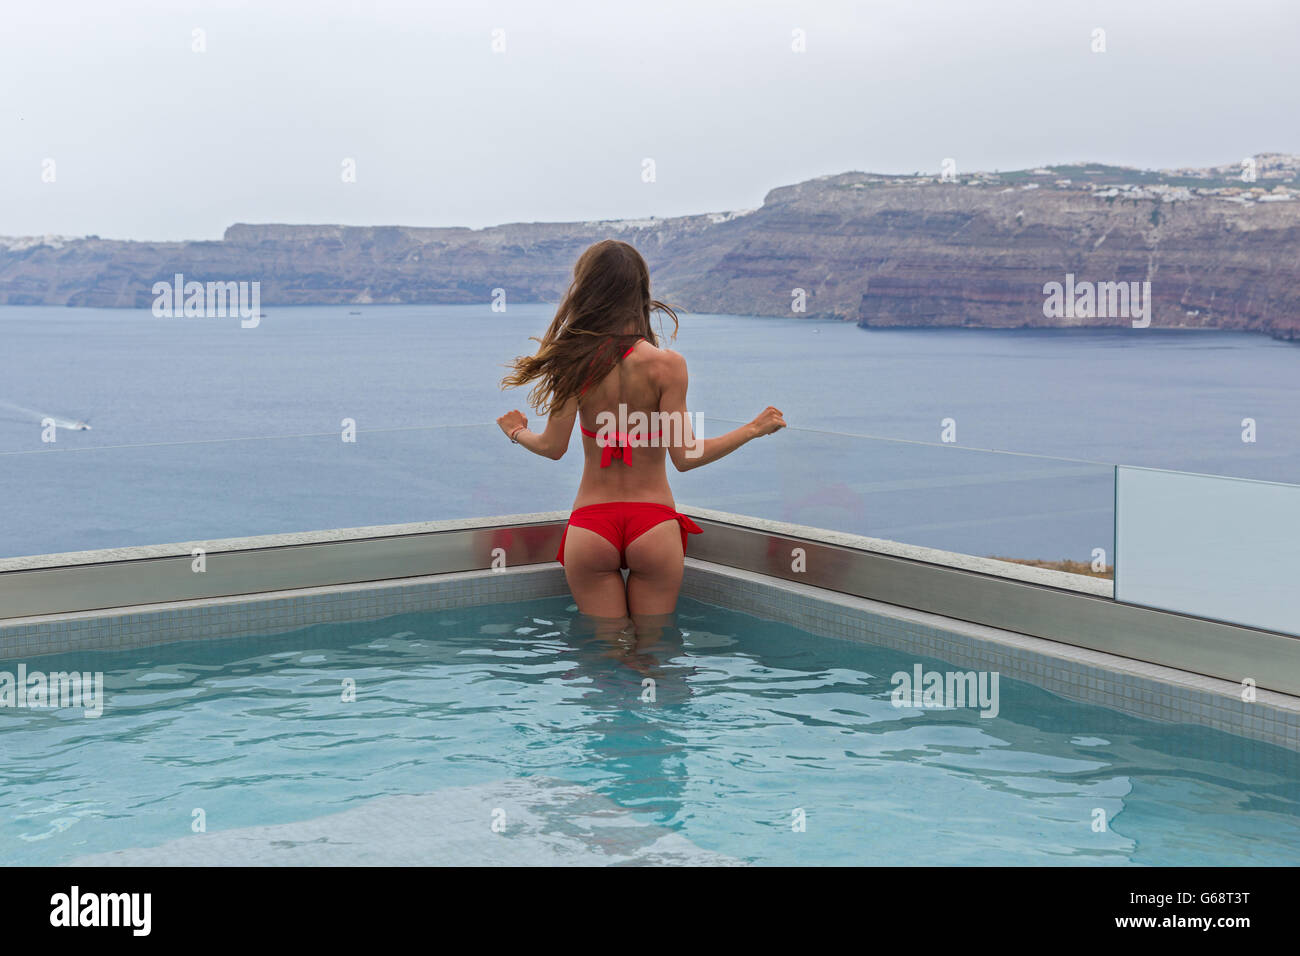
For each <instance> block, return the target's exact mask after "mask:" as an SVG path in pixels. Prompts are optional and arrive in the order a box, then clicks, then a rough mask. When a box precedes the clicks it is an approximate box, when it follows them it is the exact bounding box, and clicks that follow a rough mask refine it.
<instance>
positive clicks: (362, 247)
mask: <svg viewBox="0 0 1300 956" xmlns="http://www.w3.org/2000/svg"><path fill="white" fill-rule="evenodd" d="M1271 160H1272V163H1271V165H1270V164H1269V162H1268V160H1267V159H1266V160H1265V161H1264V162H1263V165H1262V166H1261V168H1262V170H1263V175H1261V177H1260V179H1259V180H1252V181H1250V182H1242V181H1241V180H1240V177H1237V176H1235V175H1233V174H1232V170H1228V169H1223V170H1203V171H1198V170H1179V171H1176V172H1175V173H1169V174H1156V173H1146V172H1139V171H1135V170H1124V169H1119V168H1116V167H1101V166H1095V165H1094V166H1087V165H1085V166H1073V167H1053V168H1051V169H1042V170H1032V171H1023V172H1018V173H1006V174H974V175H972V176H969V177H966V178H965V179H961V180H955V181H940V179H937V178H933V177H919V176H918V177H885V176H871V175H868V174H864V173H845V174H843V175H839V176H830V177H823V178H821V179H817V180H812V181H810V182H806V183H800V184H798V185H794V186H787V187H783V188H780V189H775V190H773V191H772V192H771V193H769V194H768V196H767V197H766V199H765V200H764V202H763V205H762V207H761V208H760V209H757V210H753V211H750V212H746V213H726V214H715V215H702V216H688V217H681V218H675V219H662V220H659V219H651V220H636V221H630V220H629V221H611V222H593V223H519V224H511V225H503V226H496V227H492V228H490V229H481V230H472V229H458V228H449V229H432V228H409V227H400V226H383V227H372V228H358V227H347V226H282V225H243V224H241V225H235V226H232V227H230V228H229V229H228V230H227V231H226V234H225V236H224V238H223V239H222V241H220V242H178V243H146V242H120V241H108V240H101V239H97V238H88V239H73V240H67V239H62V240H60V239H45V240H40V239H24V240H0V303H3V304H32V305H37V304H40V305H80V306H116V307H134V308H146V307H148V306H149V305H150V304H151V303H152V301H153V294H152V287H153V284H154V282H156V281H171V279H172V277H173V275H174V274H175V273H178V272H179V273H182V274H183V275H184V276H185V277H186V279H188V280H199V281H203V282H207V281H228V280H246V281H253V280H256V281H260V283H261V301H262V304H263V305H265V306H273V305H297V304H310V303H340V304H341V303H415V302H420V303H473V302H485V301H488V300H489V298H490V297H491V295H492V290H493V289H496V288H503V289H505V290H506V294H507V297H508V300H509V301H512V302H529V301H533V302H536V301H556V300H557V299H558V298H559V296H560V295H561V294H562V293H563V291H564V288H565V286H566V284H567V282H568V279H569V276H570V271H571V269H572V265H573V262H574V260H575V259H576V257H577V255H578V254H579V253H580V252H581V251H582V249H583V248H585V247H586V246H587V245H588V244H589V243H591V242H593V241H595V240H597V239H601V238H606V237H611V236H612V237H615V238H621V239H625V240H627V241H628V242H631V243H633V244H634V245H636V246H637V247H638V248H640V249H641V250H642V252H643V253H644V254H645V255H646V257H647V259H648V260H649V261H650V263H651V265H652V267H653V268H654V279H655V283H656V294H657V295H658V296H659V297H660V298H663V299H665V300H667V301H669V302H672V303H673V304H674V305H678V306H681V307H682V308H684V309H685V310H688V311H695V312H703V311H713V312H733V313H740V314H754V315H803V316H808V317H836V318H840V319H845V320H852V321H857V322H859V323H860V324H862V325H865V326H979V327H999V328H1001V327H1005V328H1013V327H1029V326H1037V327H1051V326H1067V325H1076V326H1077V325H1093V326H1104V325H1127V324H1129V323H1130V318H1129V317H1128V316H1127V315H1106V314H1092V315H1083V316H1078V315H1070V316H1065V315H1057V316H1049V315H1045V314H1044V299H1045V295H1044V285H1045V284H1047V283H1050V282H1064V281H1065V278H1066V275H1067V274H1070V275H1072V276H1073V277H1074V279H1075V280H1076V281H1078V282H1091V283H1105V282H1137V283H1143V282H1150V297H1151V306H1152V307H1151V325H1152V326H1153V327H1175V326H1176V327H1195V328H1229V329H1249V330H1258V331H1264V332H1268V333H1270V334H1272V335H1275V336H1277V337H1279V338H1291V339H1294V338H1300V191H1297V190H1295V189H1294V188H1293V185H1292V184H1294V183H1295V182H1296V181H1297V177H1296V164H1295V163H1294V161H1293V160H1292V158H1290V157H1281V158H1280V159H1279V158H1278V157H1272V158H1271ZM1288 163H1290V165H1288ZM949 178H950V179H951V178H952V177H949ZM796 290H802V294H800V293H799V292H798V291H796ZM800 305H802V311H799V310H798V307H799V306H800Z"/></svg>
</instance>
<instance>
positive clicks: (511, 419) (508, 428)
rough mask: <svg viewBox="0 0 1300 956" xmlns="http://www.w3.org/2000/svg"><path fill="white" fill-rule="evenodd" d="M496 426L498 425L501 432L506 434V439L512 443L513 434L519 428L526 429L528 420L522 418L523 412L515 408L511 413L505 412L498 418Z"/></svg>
mask: <svg viewBox="0 0 1300 956" xmlns="http://www.w3.org/2000/svg"><path fill="white" fill-rule="evenodd" d="M497 424H498V425H500V426H501V430H502V431H503V432H505V433H506V437H507V438H509V439H510V440H511V441H514V433H515V432H516V431H518V430H519V429H520V428H527V427H528V419H527V418H525V417H524V413H523V412H521V411H520V410H519V409H517V408H516V409H514V410H513V411H509V412H506V413H505V414H504V415H502V416H501V417H500V418H498V419H497Z"/></svg>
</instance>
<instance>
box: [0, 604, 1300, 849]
mask: <svg viewBox="0 0 1300 956" xmlns="http://www.w3.org/2000/svg"><path fill="white" fill-rule="evenodd" d="M679 626H680V631H676V632H673V633H672V634H671V635H670V636H669V637H666V638H665V639H663V640H662V641H660V642H659V643H657V644H655V645H652V646H642V647H639V648H626V647H624V648H620V647H616V646H614V645H611V644H609V643H607V642H605V641H602V640H597V639H595V638H593V637H592V636H590V635H585V636H584V635H583V634H581V633H579V629H578V628H576V627H575V621H574V615H573V613H572V611H571V609H570V605H569V604H568V601H567V599H552V600H545V601H536V602H528V603H521V604H512V605H499V606H496V607H487V608H476V609H470V610H459V611H446V612H439V613H438V614H436V615H433V614H417V615H404V616H400V617H390V618H387V619H385V620H381V621H375V622H369V623H364V624H347V625H317V626H314V627H310V628H307V629H305V630H302V631H299V632H296V633H293V634H288V635H281V636H277V637H271V638H258V639H249V640H229V641H212V642H207V643H203V644H197V643H196V644H184V645H170V646H164V647H158V648H153V649H150V650H148V651H144V652H119V653H100V654H90V655H77V656H76V658H75V659H73V658H67V659H63V658H53V657H51V658H41V659H39V665H38V664H37V663H35V662H33V661H29V662H28V664H29V666H32V667H36V666H40V667H42V668H43V669H45V670H46V671H51V670H57V669H59V668H60V667H64V668H67V667H76V668H79V669H88V668H89V669H102V670H104V671H105V672H106V681H107V684H108V687H109V691H108V704H107V707H106V708H105V712H104V714H103V716H102V717H100V718H98V719H86V718H83V717H81V716H77V715H75V714H72V713H64V712H49V711H30V710H28V711H22V710H0V781H2V783H0V862H3V863H8V864H13V863H21V864H49V863H63V862H68V861H71V860H74V859H79V858H81V857H85V856H88V855H92V854H101V853H106V852H110V851H120V850H128V849H133V848H137V849H138V848H148V847H159V846H160V845H162V844H168V846H166V847H163V849H161V850H158V851H155V852H156V853H157V854H158V855H156V856H154V857H150V858H148V859H150V860H151V861H153V862H158V861H159V860H164V861H166V860H170V861H176V862H191V863H192V862H196V861H202V860H204V859H208V858H209V857H205V856H204V854H205V853H217V852H220V853H229V852H238V853H242V854H244V856H243V857H240V858H239V859H252V860H254V861H261V862H267V861H269V860H272V859H275V858H276V857H277V854H279V853H281V852H283V851H284V850H285V849H286V848H292V847H295V846H299V847H300V846H301V845H303V844H304V843H310V842H312V841H314V842H316V843H319V844H321V845H322V847H323V849H322V852H323V853H328V854H334V855H333V856H332V857H330V856H326V857H322V858H321V859H322V860H328V861H332V862H335V863H338V862H345V861H346V860H348V859H353V860H355V859H367V857H366V853H368V852H370V851H371V850H372V849H374V847H372V846H371V844H372V843H373V844H374V845H375V847H379V848H380V849H379V852H380V855H381V856H382V853H383V852H384V851H383V847H385V846H389V847H394V848H396V849H392V850H390V851H388V852H393V853H397V852H402V853H407V854H413V857H412V856H407V857H405V859H408V860H410V859H416V860H418V861H422V862H428V863H434V862H474V861H475V860H476V859H478V860H480V861H481V860H482V859H483V856H482V854H484V853H489V852H492V853H497V854H501V853H507V854H509V853H518V854H519V856H518V857H512V856H508V855H507V856H506V857H505V858H506V859H516V860H517V859H519V858H520V857H522V858H525V859H528V860H532V861H539V862H548V861H549V862H555V861H556V860H557V859H560V858H561V857H562V856H565V855H568V859H570V861H572V860H574V859H580V860H587V859H588V856H589V855H590V857H591V858H592V859H599V858H601V854H604V853H608V852H612V850H611V849H610V848H611V846H612V843H611V841H610V838H609V837H608V834H609V833H615V834H622V836H621V837H620V841H621V844H627V843H628V842H629V840H630V841H631V842H633V843H636V842H637V841H640V843H641V844H644V843H646V842H647V841H648V840H649V839H650V838H648V837H647V838H643V837H641V834H642V833H643V832H645V833H650V834H651V835H652V836H653V835H655V834H660V833H665V832H666V833H668V834H671V835H672V836H673V837H674V838H675V839H678V840H684V841H689V842H688V843H687V844H686V845H688V846H693V847H695V848H698V849H699V850H700V851H701V852H712V853H717V854H722V855H725V856H726V857H728V858H736V859H740V860H743V861H748V862H752V863H760V864H831V863H834V864H868V863H870V864H905V865H908V864H976V863H981V864H1081V865H1114V864H1130V863H1132V864H1147V865H1181V864H1207V865H1214V864H1224V865H1229V864H1233V865H1255V864H1258V865H1269V864H1283V865H1295V864H1297V863H1300V755H1297V754H1294V753H1289V752H1286V751H1283V750H1281V749H1279V748H1275V747H1271V746H1268V745H1264V744H1259V743H1254V742H1251V741H1247V740H1243V739H1240V738H1235V737H1231V736H1228V735H1225V734H1221V733H1217V732H1214V731H1211V730H1207V729H1203V728H1193V727H1184V726H1170V725H1161V724H1156V723H1151V722H1147V721H1142V720H1138V719H1136V718H1132V717H1128V716H1125V715H1122V714H1119V713H1117V712H1114V711H1109V710H1105V709H1102V708H1098V707H1092V706H1084V705H1080V704H1075V703H1069V702H1066V701H1064V700H1061V699H1059V698H1056V697H1053V696H1052V695H1050V694H1048V693H1046V692H1044V691H1041V690H1039V689H1037V688H1035V687H1033V686H1030V685H1027V684H1022V683H1016V682H1012V681H1003V682H1002V683H1001V686H1000V691H1001V694H1000V698H1001V699H1000V705H1001V712H1000V714H999V716H998V717H996V718H994V719H986V718H981V717H979V716H978V714H977V712H976V711H974V710H960V709H958V710H945V711H940V710H917V709H898V708H895V707H893V706H892V705H891V703H890V699H889V698H890V691H891V690H892V684H891V682H890V675H891V674H892V673H894V672H895V671H897V670H908V671H910V670H911V668H912V665H913V664H914V663H916V662H917V661H916V659H914V658H910V657H906V656H904V655H901V654H898V653H895V652H891V651H886V650H881V649H876V648H871V647H868V646H863V645H857V644H852V643H849V642H842V641H836V640H830V639H823V638H818V637H815V636H813V635H811V634H806V633H802V632H798V631H794V630H793V629H791V628H789V627H786V626H784V625H777V624H774V623H771V622H766V621H762V620H759V619H757V618H753V617H750V616H747V615H743V614H737V613H732V612H727V611H722V610H719V609H716V608H712V607H709V606H706V605H703V604H700V603H698V602H695V601H691V600H683V602H682V607H681V612H680V615H679ZM921 663H923V664H925V665H926V667H927V668H937V669H941V670H942V669H945V666H944V665H942V664H941V663H940V662H937V661H928V660H925V661H922V662H921ZM0 669H9V670H13V669H14V665H13V664H5V665H2V667H0ZM647 677H652V678H653V679H654V680H655V681H656V700H655V701H654V702H652V703H650V702H644V701H642V700H641V699H640V698H641V695H642V690H643V680H644V679H645V678H647ZM345 679H352V680H354V681H355V683H356V688H357V694H356V700H355V701H354V702H351V703H343V702H342V701H341V693H340V688H341V687H342V685H343V681H344V680H345ZM530 781H531V782H534V783H537V784H538V786H537V787H536V788H531V789H529V788H524V789H522V790H521V789H520V787H519V786H518V785H519V784H521V783H528V782H530ZM557 781H558V782H562V783H564V784H565V785H568V786H571V787H576V788H580V789H579V790H578V792H579V793H581V794H587V793H590V794H593V795H595V796H593V797H592V800H595V799H596V798H599V799H600V803H599V806H598V807H597V811H598V813H597V815H598V816H599V817H600V818H601V819H602V820H603V827H604V829H603V830H600V829H589V830H580V831H579V832H574V833H570V834H569V835H568V836H565V835H564V834H565V827H567V826H570V825H571V824H572V823H573V813H572V811H571V809H567V810H566V809H564V808H560V809H558V810H557V809H556V808H555V807H554V806H553V805H552V804H553V801H552V800H550V799H549V798H548V797H547V796H546V795H545V794H546V792H549V791H548V790H547V788H548V787H550V786H552V785H553V784H554V783H555V782H557ZM544 782H545V784H546V786H543V785H542V784H543V783H544ZM397 794H412V795H421V797H420V799H419V800H413V802H412V803H411V804H409V805H405V804H404V805H403V806H404V807H408V806H409V807H414V808H415V809H416V810H418V809H419V808H421V807H426V808H433V809H434V810H435V811H436V812H433V813H430V814H427V815H426V816H425V817H421V818H420V821H419V822H418V823H417V822H416V820H415V819H414V818H413V817H412V813H413V812H414V811H412V810H410V809H409V808H408V809H406V810H404V811H403V812H402V813H398V814H387V813H382V812H370V813H369V815H368V816H367V815H366V814H367V810H368V808H375V807H382V806H386V804H384V803H383V801H384V800H387V799H390V798H392V796H393V795H397ZM592 800H586V801H584V802H585V804H586V805H587V808H588V812H590V810H591V804H592ZM498 806H508V807H510V817H509V821H514V822H511V826H514V827H515V829H513V830H512V829H509V828H507V830H506V832H505V834H504V835H496V834H492V833H491V831H490V829H489V824H490V821H491V814H492V812H493V809H494V808H496V807H498ZM196 808H201V809H202V810H203V811H204V812H205V814H206V823H207V833H206V834H202V835H198V836H193V835H192V834H191V822H192V819H193V811H194V810H195V809H196ZM796 808H800V809H802V810H803V812H804V813H805V815H806V831H805V832H801V833H796V832H794V831H793V830H792V827H791V822H792V819H793V817H792V811H794V810H795V809H796ZM1097 809H1101V810H1103V811H1105V813H1106V816H1107V819H1108V820H1109V827H1108V829H1107V830H1106V831H1105V832H1094V830H1093V827H1092V821H1093V819H1094V811H1095V810H1097ZM343 811H352V812H353V813H354V814H361V815H362V816H361V819H363V820H364V821H365V825H364V827H363V828H361V829H360V830H356V828H355V827H353V829H347V828H348V827H349V826H350V825H349V824H348V823H346V822H345V821H346V820H347V819H349V818H347V817H343V818H335V819H331V820H326V821H321V822H319V823H317V824H311V823H310V821H313V820H318V821H319V818H321V817H325V816H328V815H332V814H337V813H340V812H343ZM457 814H459V816H457ZM530 816H531V817H532V818H534V820H535V821H536V820H540V821H541V822H540V823H535V829H533V830H530V829H528V827H526V826H524V825H522V824H520V823H518V822H517V821H519V820H521V819H528V818H529V817H530ZM462 818H463V819H462ZM255 826H272V827H273V829H271V830H267V831H260V832H254V831H247V830H246V829H245V828H249V827H255ZM313 826H314V827H315V829H314V830H313V829H312V827H313ZM602 833H603V834H606V835H605V836H602ZM307 834H314V835H312V836H308V835H307ZM548 834H549V836H548ZM502 839H505V840H510V839H514V840H516V841H517V842H516V843H515V844H513V845H511V846H504V847H503V846H502V845H501V844H499V843H495V842H493V841H498V840H502ZM178 840H179V841H182V842H180V843H177V844H174V845H173V844H172V842H171V841H178ZM195 840H197V841H205V840H206V841H209V842H208V843H194V842H185V841H195ZM223 840H228V841H231V842H229V843H223V842H222V841H223ZM557 841H559V842H557ZM232 845H233V846H236V847H239V848H240V849H238V850H237V851H230V850H227V849H221V850H220V851H218V850H215V849H210V848H218V847H228V846H232ZM221 858H223V859H226V860H227V861H228V862H229V861H231V858H230V857H221ZM640 858H642V859H644V857H640ZM129 859H131V857H128V860H129ZM135 859H137V860H139V859H140V858H139V857H135Z"/></svg>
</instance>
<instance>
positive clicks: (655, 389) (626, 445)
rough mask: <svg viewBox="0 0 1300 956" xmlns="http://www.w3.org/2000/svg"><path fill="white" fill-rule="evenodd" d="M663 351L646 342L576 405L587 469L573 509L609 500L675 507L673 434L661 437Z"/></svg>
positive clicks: (638, 343)
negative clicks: (670, 464) (669, 463)
mask: <svg viewBox="0 0 1300 956" xmlns="http://www.w3.org/2000/svg"><path fill="white" fill-rule="evenodd" d="M664 359H665V352H664V350H662V349H658V348H655V347H654V346H653V345H651V344H650V343H649V342H647V341H646V340H645V339H637V340H635V341H634V342H633V344H632V346H631V351H629V352H627V354H626V355H624V357H623V358H622V359H621V360H619V361H618V362H617V364H615V366H614V367H613V368H612V369H610V371H609V372H608V373H607V374H605V375H604V376H603V377H602V378H601V379H600V380H599V381H597V382H595V383H593V384H592V385H591V386H590V387H589V388H588V389H587V390H586V391H585V392H583V394H582V397H581V399H580V400H579V405H578V424H579V426H580V428H581V431H582V448H583V454H584V466H583V472H582V483H581V484H580V485H579V486H578V495H577V498H576V499H575V501H574V507H575V508H580V507H583V506H584V505H589V504H596V503H599V502H605V501H652V502H656V503H658V504H665V505H672V504H673V493H672V490H671V489H670V488H669V487H668V474H667V468H666V466H665V459H666V457H667V447H666V444H667V442H668V441H669V440H670V439H671V438H672V431H671V429H670V430H666V431H663V432H662V433H661V430H660V427H659V422H658V418H659V412H660V411H661V400H662V396H663V384H662V383H663V378H664V372H665V365H666V363H665V361H664Z"/></svg>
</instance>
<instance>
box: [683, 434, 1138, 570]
mask: <svg viewBox="0 0 1300 956" xmlns="http://www.w3.org/2000/svg"><path fill="white" fill-rule="evenodd" d="M706 424H707V425H708V430H707V434H710V435H713V434H720V433H721V432H722V431H724V430H725V429H727V428H730V427H732V423H725V424H724V423H718V422H712V423H706ZM673 482H674V488H675V489H676V493H677V497H678V500H679V502H682V503H685V504H689V505H696V506H699V507H704V508H712V509H716V510H719V511H726V512H732V513H737V514H744V515H752V516H755V517H759V518H766V519H769V520H774V521H783V522H789V523H793V524H800V525H808V526H812V527H816V528H822V529H826V530H830V531H838V532H845V533H849V534H855V535H863V536H867V537H872V538H882V539H886V540H888V541H893V542H898V543H901V544H909V545H916V546H920V547H925V548H934V549H940V550H944V551H954V552H959V553H961V554H965V555H973V556H978V557H996V558H1001V559H1004V560H1010V561H1018V562H1025V563H1035V562H1037V563H1041V565H1042V566H1047V567H1053V568H1057V569H1059V570H1069V571H1074V572H1076V573H1096V574H1097V575H1098V576H1102V577H1108V576H1109V573H1110V565H1111V555H1112V553H1113V533H1114V527H1113V525H1114V510H1113V508H1114V493H1115V492H1114V469H1113V467H1112V466H1111V465H1108V464H1101V463H1094V462H1086V461H1071V460H1065V459H1056V458H1046V457H1042V456H1032V455H1019V454H1011V453H1003V452H995V451H985V450H974V449H969V448H965V447H962V446H960V445H940V444H928V443H922V442H907V441H894V440H883V439H876V438H871V437H866V436H855V435H846V434H832V433H825V432H817V431H811V430H804V429H798V428H788V429H784V430H783V431H781V432H779V433H777V434H775V435H772V436H768V437H764V438H760V439H757V440H756V441H753V442H751V443H750V444H748V445H746V446H745V447H744V448H743V449H741V450H740V451H738V452H736V453H735V454H734V456H733V457H730V458H725V459H722V460H721V461H720V462H718V463H716V464H713V465H710V466H709V467H707V468H701V469H699V470H695V471H690V472H687V473H686V474H685V475H677V476H674V477H673Z"/></svg>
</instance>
